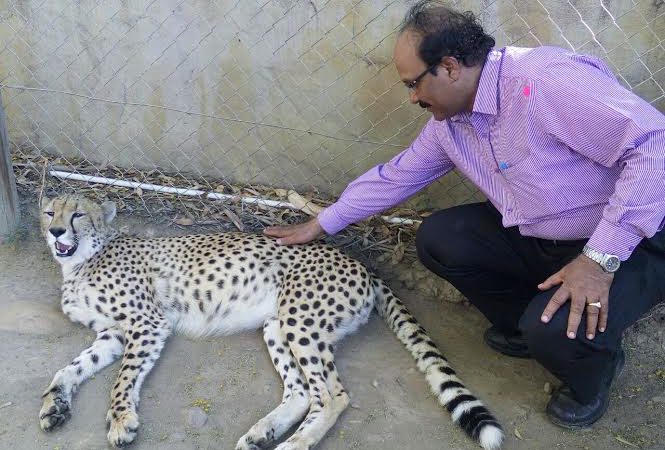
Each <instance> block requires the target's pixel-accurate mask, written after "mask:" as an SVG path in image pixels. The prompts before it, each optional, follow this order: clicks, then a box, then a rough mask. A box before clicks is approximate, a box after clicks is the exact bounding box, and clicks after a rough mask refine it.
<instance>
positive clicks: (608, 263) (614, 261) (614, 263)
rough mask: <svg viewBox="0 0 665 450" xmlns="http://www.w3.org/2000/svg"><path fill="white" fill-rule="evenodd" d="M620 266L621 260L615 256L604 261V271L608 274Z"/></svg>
mask: <svg viewBox="0 0 665 450" xmlns="http://www.w3.org/2000/svg"><path fill="white" fill-rule="evenodd" d="M620 264H621V260H620V259H619V258H618V257H616V256H610V257H609V258H607V259H606V260H605V270H606V271H608V272H616V271H617V269H618V268H619V265H620Z"/></svg>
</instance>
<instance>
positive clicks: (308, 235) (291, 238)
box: [263, 217, 325, 245]
mask: <svg viewBox="0 0 665 450" xmlns="http://www.w3.org/2000/svg"><path fill="white" fill-rule="evenodd" d="M324 233H325V231H324V230H323V228H322V227H321V225H320V224H319V220H318V219H317V218H316V217H315V218H313V219H311V220H309V221H307V222H304V223H299V224H297V225H287V226H280V227H268V228H266V229H265V230H263V234H265V235H266V236H271V237H276V238H278V239H277V243H278V244H284V245H291V244H305V243H307V242H310V241H313V240H314V239H316V238H318V237H319V236H322V235H323V234H324Z"/></svg>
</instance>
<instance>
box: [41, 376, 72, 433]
mask: <svg viewBox="0 0 665 450" xmlns="http://www.w3.org/2000/svg"><path fill="white" fill-rule="evenodd" d="M43 397H44V402H43V403H42V409H41V410H40V411H39V426H41V427H42V430H44V431H51V430H52V429H54V428H55V427H57V426H58V425H62V424H63V423H64V422H65V421H66V420H67V419H69V417H70V416H71V409H70V406H71V405H70V402H69V399H68V398H67V397H68V396H67V395H66V394H65V393H64V390H63V388H62V387H61V386H55V387H53V388H51V389H49V390H47V391H46V392H45V393H44V395H43Z"/></svg>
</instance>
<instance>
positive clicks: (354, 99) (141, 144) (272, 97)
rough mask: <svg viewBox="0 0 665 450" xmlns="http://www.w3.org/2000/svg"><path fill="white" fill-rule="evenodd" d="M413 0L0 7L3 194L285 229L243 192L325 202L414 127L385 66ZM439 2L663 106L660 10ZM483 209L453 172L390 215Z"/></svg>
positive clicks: (546, 0)
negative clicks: (599, 63) (589, 58)
mask: <svg viewBox="0 0 665 450" xmlns="http://www.w3.org/2000/svg"><path fill="white" fill-rule="evenodd" d="M410 3H411V2H405V1H388V2H387V1H385V0H383V1H378V0H328V1H324V0H311V1H301V0H242V1H240V0H219V1H211V0H168V1H157V0H130V1H126V0H124V1H120V0H115V1H114V0H109V1H99V0H96V1H92V0H90V1H86V0H81V1H77V2H68V1H64V0H25V1H21V2H13V1H5V2H1V3H0V39H1V41H0V42H1V44H0V45H1V47H0V88H1V89H2V91H1V92H2V97H3V103H4V107H5V109H6V112H7V116H8V122H9V123H8V131H9V136H10V141H11V146H12V159H13V163H14V170H15V173H16V176H17V181H18V185H19V187H20V188H21V189H22V190H27V191H32V192H34V191H37V190H39V189H41V186H42V184H45V186H46V189H47V191H55V192H62V191H67V190H70V191H78V192H81V191H85V192H87V193H89V194H92V195H97V196H103V197H107V198H108V197H110V198H113V199H115V200H117V201H119V202H120V203H121V205H120V206H121V207H122V208H124V209H125V210H129V211H133V212H134V213H147V214H149V215H151V216H153V217H154V216H156V215H161V214H166V215H167V216H169V217H171V218H172V219H174V220H175V221H176V223H179V224H181V225H184V226H186V225H189V224H192V223H199V224H200V223H217V222H218V221H220V220H221V221H227V222H228V221H230V222H232V223H234V224H235V226H236V227H238V228H245V227H246V226H247V225H248V224H249V225H250V226H258V225H262V224H263V225H264V224H269V223H279V222H284V221H287V222H288V221H291V220H300V219H302V217H301V216H299V215H298V213H296V212H295V211H294V209H293V208H292V209H283V210H280V209H275V208H273V207H271V206H267V205H266V204H264V203H257V202H256V201H252V200H251V199H250V201H245V202H242V201H241V200H240V197H252V198H254V199H256V198H260V199H267V200H273V201H276V202H287V203H289V205H288V206H294V207H295V209H298V208H297V207H298V205H300V203H301V202H303V201H304V202H307V201H310V202H313V203H314V204H315V205H314V207H315V206H316V205H319V206H320V205H326V204H328V203H329V202H330V201H331V200H332V199H334V198H335V197H336V196H337V195H338V194H339V193H340V192H341V191H342V190H343V188H344V187H345V186H346V184H347V183H348V182H349V181H350V180H352V179H353V178H354V177H355V176H357V175H359V174H361V173H362V172H364V171H365V170H367V169H368V168H370V167H371V166H373V165H375V164H377V163H378V162H381V161H384V160H387V159H389V158H390V157H391V156H392V155H394V154H395V153H397V152H398V151H400V150H401V149H403V148H404V147H406V146H407V145H409V143H410V141H411V140H412V139H413V138H414V137H415V135H416V134H417V132H418V131H419V129H420V127H421V126H422V125H423V124H424V122H425V121H426V120H427V118H428V114H427V113H424V112H423V111H422V110H421V109H420V108H417V107H414V106H412V105H410V104H409V103H408V99H407V95H406V92H405V89H404V87H403V85H402V83H401V82H400V81H399V78H398V76H397V74H396V71H395V69H394V68H393V65H392V60H391V59H392V47H393V44H394V41H395V34H396V29H397V27H398V25H399V23H400V21H401V19H402V17H403V15H404V13H405V11H406V10H407V8H408V7H409V5H410ZM448 3H449V4H452V5H453V6H454V7H456V8H458V9H461V10H471V11H473V12H474V13H476V14H477V15H478V16H479V17H480V18H481V20H482V22H483V25H484V26H485V28H486V30H487V31H489V32H490V33H491V34H492V35H493V36H494V37H495V38H496V40H497V45H498V46H503V45H517V46H536V45H558V46H561V47H566V48H570V49H573V50H575V51H579V52H583V53H587V54H593V55H596V56H599V57H601V58H603V59H604V60H605V61H606V62H608V63H609V64H610V66H611V67H612V68H613V69H614V71H615V73H616V74H617V76H618V77H619V79H620V81H621V82H622V83H623V84H624V85H625V86H626V87H628V88H630V89H632V90H633V91H634V92H636V93H637V94H638V95H640V96H641V97H643V98H644V99H646V100H647V101H649V102H651V103H652V104H653V105H654V106H656V107H657V108H658V109H660V110H661V111H664V110H665V91H664V88H665V52H664V51H663V39H664V38H665V2H663V1H661V0H649V1H636V0H613V1H611V2H610V1H598V0H570V1H552V0H536V1H527V0H497V1H489V0H475V1H454V2H448ZM58 173H60V175H59V176H56V175H57V174H58ZM66 174H74V175H66ZM76 175H78V176H79V178H82V181H80V180H74V179H73V178H72V176H76ZM88 176H94V177H98V178H96V179H94V180H92V181H97V182H92V181H91V179H90V178H86V177H88ZM100 178H104V179H105V180H100ZM99 181H103V182H104V183H109V184H103V183H100V182H99ZM121 181H122V182H123V183H121ZM121 184H122V185H121ZM150 185H156V186H157V187H154V188H153V187H151V186H150ZM151 189H157V191H155V190H151ZM292 191H293V192H297V193H298V194H293V192H292ZM289 193H291V196H289ZM209 194H213V195H209ZM217 194H222V195H221V196H220V195H217ZM211 197H215V199H211ZM220 197H221V198H220ZM480 197H481V196H480V194H479V193H478V192H477V191H476V190H475V189H474V188H473V186H472V185H470V184H469V183H468V182H467V181H466V180H465V179H463V178H462V177H461V176H459V175H458V174H456V173H453V174H451V175H448V176H446V177H444V178H443V179H441V180H440V181H439V182H437V183H435V184H434V185H433V186H432V187H430V188H428V189H427V190H426V191H425V192H423V193H422V194H421V195H419V196H417V197H416V198H414V199H413V200H411V201H410V202H409V203H408V204H407V205H406V206H405V207H404V208H401V209H400V210H397V211H393V214H396V215H398V216H401V217H407V218H411V219H418V217H420V216H421V215H423V214H427V212H428V211H430V210H431V209H433V208H436V207H445V206H450V205H454V204H459V203H464V202H469V201H472V200H477V199H479V198H480ZM311 204H312V203H310V205H311ZM282 206H283V205H282ZM314 212H315V211H314ZM377 227H382V228H381V230H382V233H383V235H384V236H385V240H384V241H381V242H391V243H393V244H394V243H395V242H398V241H399V242H401V240H402V238H401V237H400V236H398V235H397V234H398V233H399V230H398V229H399V228H400V226H399V225H389V226H386V225H380V226H379V225H376V226H375V228H377ZM395 230H398V231H395ZM364 236H365V237H364V239H366V237H367V233H366V232H365V234H364Z"/></svg>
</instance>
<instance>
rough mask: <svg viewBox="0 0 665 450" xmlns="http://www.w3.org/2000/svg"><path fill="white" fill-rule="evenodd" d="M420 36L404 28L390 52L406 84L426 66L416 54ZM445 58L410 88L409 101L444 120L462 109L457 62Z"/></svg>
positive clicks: (462, 98) (462, 101) (461, 93)
mask: <svg viewBox="0 0 665 450" xmlns="http://www.w3.org/2000/svg"><path fill="white" fill-rule="evenodd" d="M419 44H420V36H419V35H417V34H415V33H413V32H411V31H408V30H407V31H404V32H403V33H401V34H400V35H399V37H398V38H397V43H396V44H395V52H394V55H393V58H394V61H395V67H396V69H397V73H398V74H399V77H400V79H401V80H402V81H403V82H404V84H405V85H409V84H413V81H414V80H416V78H417V77H418V76H419V75H420V74H422V73H423V71H425V70H426V69H427V67H428V66H427V64H425V62H424V61H423V60H422V59H420V56H419V55H418V45H419ZM451 59H452V58H444V59H443V60H442V61H441V63H440V64H439V65H437V66H436V75H435V74H433V73H431V72H427V73H426V74H425V75H423V76H422V77H421V78H420V79H419V80H418V81H417V82H416V83H415V85H414V86H413V87H412V88H411V89H409V101H410V102H411V103H414V104H416V103H417V104H418V105H420V107H421V108H426V109H427V110H428V111H429V112H431V113H432V115H433V116H434V119H435V120H445V119H449V118H450V117H452V116H454V115H456V114H458V113H460V112H461V111H462V110H463V109H464V106H463V105H464V94H463V92H462V91H461V90H460V89H459V88H460V87H461V85H460V84H457V85H456V84H455V83H456V82H457V81H458V79H459V75H460V70H459V64H457V63H456V62H455V60H454V59H452V60H453V64H452V65H453V67H451V64H450V60H451Z"/></svg>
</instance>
